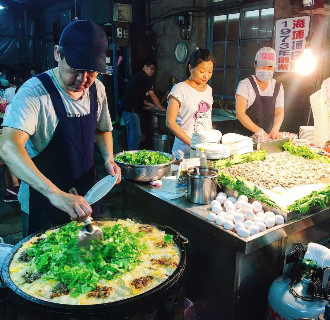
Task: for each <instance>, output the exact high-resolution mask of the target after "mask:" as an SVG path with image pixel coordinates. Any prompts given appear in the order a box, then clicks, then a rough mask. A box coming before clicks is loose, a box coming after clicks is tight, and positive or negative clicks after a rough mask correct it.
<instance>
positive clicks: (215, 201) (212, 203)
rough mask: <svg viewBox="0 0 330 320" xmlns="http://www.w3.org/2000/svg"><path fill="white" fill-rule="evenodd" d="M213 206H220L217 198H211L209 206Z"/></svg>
mask: <svg viewBox="0 0 330 320" xmlns="http://www.w3.org/2000/svg"><path fill="white" fill-rule="evenodd" d="M213 206H220V207H221V203H220V202H219V201H218V200H212V201H211V207H213Z"/></svg>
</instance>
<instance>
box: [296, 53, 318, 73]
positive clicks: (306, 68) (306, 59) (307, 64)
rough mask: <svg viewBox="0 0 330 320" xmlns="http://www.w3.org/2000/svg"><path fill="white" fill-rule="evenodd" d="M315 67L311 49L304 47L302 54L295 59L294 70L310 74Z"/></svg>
mask: <svg viewBox="0 0 330 320" xmlns="http://www.w3.org/2000/svg"><path fill="white" fill-rule="evenodd" d="M315 67H316V58H315V57H314V56H313V53H312V49H310V48H305V49H304V51H303V53H302V55H301V56H300V57H299V59H298V60H297V61H296V65H295V70H296V71H297V72H298V73H299V74H302V75H306V74H310V73H312V72H313V70H314V69H315Z"/></svg>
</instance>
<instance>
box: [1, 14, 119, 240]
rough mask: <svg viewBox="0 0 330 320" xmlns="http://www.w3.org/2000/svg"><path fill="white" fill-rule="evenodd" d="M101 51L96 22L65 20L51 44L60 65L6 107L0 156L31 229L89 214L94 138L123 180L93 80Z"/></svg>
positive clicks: (99, 87) (101, 65)
mask: <svg viewBox="0 0 330 320" xmlns="http://www.w3.org/2000/svg"><path fill="white" fill-rule="evenodd" d="M107 49H108V40H107V37H106V35H105V33H104V31H103V30H102V28H100V27H99V26H98V25H96V24H95V23H94V22H92V21H90V20H77V21H74V22H72V23H70V24H69V25H67V26H66V27H65V29H64V30H63V32H62V35H61V38H60V41H59V45H55V47H54V57H55V60H56V61H57V63H58V67H57V68H54V69H51V70H48V71H46V72H44V73H42V74H40V75H38V76H36V77H33V78H31V79H29V80H28V81H26V82H25V83H24V84H23V86H22V87H21V88H20V90H19V91H18V93H17V94H16V95H15V97H14V100H13V102H12V104H11V105H10V108H9V110H8V112H6V116H5V119H4V121H3V130H2V135H1V138H0V158H2V159H3V160H4V162H5V163H6V165H7V166H8V167H9V169H10V170H11V171H12V172H13V173H14V174H15V175H16V176H17V177H18V178H19V179H21V180H22V181H23V182H25V183H22V185H21V188H20V192H19V201H20V203H21V209H22V212H23V217H24V216H25V217H26V214H27V213H29V215H28V216H29V229H28V233H29V234H31V233H33V232H36V231H39V230H42V229H47V228H50V227H53V226H56V225H59V224H63V223H67V222H69V221H70V219H71V220H77V221H84V220H85V219H86V218H87V217H88V216H90V215H91V214H92V211H93V210H92V207H91V206H90V205H89V204H88V203H87V202H86V200H85V199H84V198H83V195H85V193H86V192H87V191H88V190H89V189H90V188H91V187H92V186H93V185H94V183H95V179H96V174H95V167H94V152H93V149H94V140H95V141H96V143H97V145H98V146H99V148H100V151H101V154H102V156H103V158H104V164H105V168H106V170H107V172H108V173H109V174H110V175H112V176H113V175H115V174H118V180H117V183H119V182H120V180H121V175H120V168H119V167H118V166H117V165H116V164H115V163H114V158H113V140H112V133H111V131H112V126H111V119H110V115H109V111H108V103H107V97H106V94H105V88H104V86H103V84H102V83H101V81H99V80H98V79H96V77H97V75H98V73H105V71H106V52H107ZM71 188H75V189H76V190H77V191H78V194H79V195H82V196H79V195H74V194H71V193H69V190H70V189H71ZM23 221H24V219H23ZM24 227H25V224H24V222H23V234H24Z"/></svg>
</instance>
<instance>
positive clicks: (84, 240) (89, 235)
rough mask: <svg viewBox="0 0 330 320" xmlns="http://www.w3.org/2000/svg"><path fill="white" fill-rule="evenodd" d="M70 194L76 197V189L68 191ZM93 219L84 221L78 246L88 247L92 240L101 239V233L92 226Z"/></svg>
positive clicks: (97, 228) (89, 218)
mask: <svg viewBox="0 0 330 320" xmlns="http://www.w3.org/2000/svg"><path fill="white" fill-rule="evenodd" d="M69 192H70V193H71V194H75V195H78V192H77V190H76V188H71V189H70V190H69ZM92 221H93V218H92V217H88V218H87V219H86V220H85V221H84V225H85V226H84V228H83V229H81V230H80V231H79V234H78V244H79V245H80V246H86V245H88V244H89V243H90V242H91V241H92V240H100V239H101V238H102V237H103V231H102V230H101V229H100V228H99V227H96V226H94V225H93V224H92Z"/></svg>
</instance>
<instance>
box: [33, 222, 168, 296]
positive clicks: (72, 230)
mask: <svg viewBox="0 0 330 320" xmlns="http://www.w3.org/2000/svg"><path fill="white" fill-rule="evenodd" d="M80 229H81V225H79V224H78V223H76V222H71V223H69V224H67V225H65V226H63V227H62V228H60V230H59V231H58V232H53V233H51V234H50V235H49V236H48V237H47V238H46V239H43V240H41V241H40V242H39V243H35V244H33V245H32V246H31V247H29V248H28V249H27V253H28V255H29V256H30V257H34V263H35V265H36V268H37V271H38V272H40V273H41V274H42V276H45V277H46V278H47V279H55V280H58V281H60V282H61V283H63V284H64V285H66V286H67V287H68V289H69V290H70V294H71V296H73V297H76V296H78V295H79V294H80V293H87V292H89V291H91V290H93V289H95V288H96V287H97V282H98V281H99V279H101V278H105V279H108V280H111V279H113V278H114V277H115V275H117V274H120V273H124V272H126V271H129V270H131V269H132V268H133V267H134V266H135V265H136V264H137V263H139V255H140V253H141V251H142V250H144V249H145V246H144V245H143V244H141V243H140V241H139V238H141V237H143V236H144V235H145V234H146V233H145V232H138V233H135V234H134V233H132V232H130V231H129V230H128V228H127V227H123V226H122V225H120V224H115V225H113V226H111V227H110V226H106V227H104V228H103V239H102V241H100V242H95V241H92V242H91V243H90V244H89V245H88V246H87V247H84V248H80V247H79V246H78V232H79V230H80ZM168 236H170V235H167V238H165V241H171V239H169V237H168Z"/></svg>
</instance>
